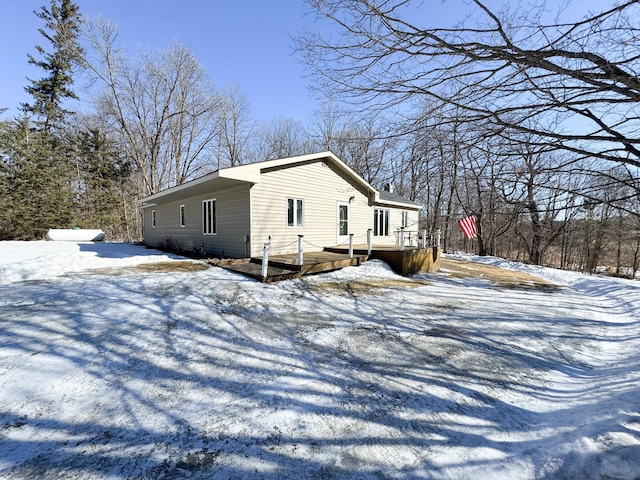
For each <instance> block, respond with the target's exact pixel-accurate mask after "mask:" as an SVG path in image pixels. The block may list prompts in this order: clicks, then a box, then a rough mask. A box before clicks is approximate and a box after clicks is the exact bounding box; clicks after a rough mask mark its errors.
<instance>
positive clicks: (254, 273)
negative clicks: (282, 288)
mask: <svg viewBox="0 0 640 480" xmlns="http://www.w3.org/2000/svg"><path fill="white" fill-rule="evenodd" d="M367 258H368V257H367V255H366V251H365V252H364V254H362V253H359V254H357V255H356V254H355V253H354V255H353V258H350V257H349V255H348V253H341V252H328V251H324V252H308V253H305V254H304V256H303V264H302V265H298V255H297V254H287V255H272V256H270V257H269V268H268V269H267V277H266V278H263V277H262V258H260V257H256V258H250V259H249V258H247V259H244V260H240V261H233V262H229V263H217V265H218V266H219V267H222V268H224V269H226V270H229V271H232V272H236V273H240V274H242V275H245V276H247V277H251V278H254V279H256V280H259V281H261V282H264V283H268V282H278V281H281V280H288V279H291V278H299V277H301V276H303V275H311V274H314V273H322V272H330V271H332V270H339V269H341V268H344V267H349V266H357V265H361V264H362V263H364V262H366V261H367Z"/></svg>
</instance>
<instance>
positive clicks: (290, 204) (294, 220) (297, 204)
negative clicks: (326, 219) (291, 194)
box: [287, 198, 304, 227]
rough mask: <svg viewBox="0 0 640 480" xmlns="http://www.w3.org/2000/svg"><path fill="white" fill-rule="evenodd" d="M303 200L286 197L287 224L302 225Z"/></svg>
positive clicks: (292, 225) (291, 225)
mask: <svg viewBox="0 0 640 480" xmlns="http://www.w3.org/2000/svg"><path fill="white" fill-rule="evenodd" d="M303 205H304V202H303V201H302V199H301V198H287V226H288V227H302V226H303V219H304V216H303V214H302V212H303Z"/></svg>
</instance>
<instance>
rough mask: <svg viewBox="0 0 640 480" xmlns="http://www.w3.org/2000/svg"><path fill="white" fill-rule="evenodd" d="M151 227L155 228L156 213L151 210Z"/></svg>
mask: <svg viewBox="0 0 640 480" xmlns="http://www.w3.org/2000/svg"><path fill="white" fill-rule="evenodd" d="M151 227H152V228H156V211H155V210H151Z"/></svg>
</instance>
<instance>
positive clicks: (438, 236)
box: [436, 228, 440, 248]
mask: <svg viewBox="0 0 640 480" xmlns="http://www.w3.org/2000/svg"><path fill="white" fill-rule="evenodd" d="M436 247H438V248H440V229H439V228H438V229H437V230H436Z"/></svg>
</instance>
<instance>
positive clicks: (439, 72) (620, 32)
mask: <svg viewBox="0 0 640 480" xmlns="http://www.w3.org/2000/svg"><path fill="white" fill-rule="evenodd" d="M307 1H308V3H309V4H310V5H311V6H312V7H313V8H314V9H315V11H316V12H317V14H318V17H319V18H321V19H322V18H324V19H329V20H330V21H332V22H333V23H334V25H336V26H337V28H338V30H339V31H338V33H339V34H338V35H331V34H327V35H326V37H325V36H323V34H320V33H318V34H314V33H306V34H302V35H300V36H299V37H297V39H296V42H297V46H298V50H299V51H300V52H301V53H302V58H303V60H304V61H305V63H306V65H307V67H308V69H309V71H310V73H311V75H312V76H313V79H314V85H315V86H316V88H318V89H319V90H321V91H323V92H329V93H331V94H333V95H341V96H342V98H353V99H356V101H357V102H359V103H360V104H365V105H368V106H369V107H371V108H387V107H391V106H397V105H398V104H400V103H404V102H407V101H412V100H413V99H414V98H415V97H416V96H420V97H429V98H432V99H434V100H436V101H439V102H444V103H446V104H448V105H449V106H450V107H451V108H454V109H455V111H456V115H457V116H456V117H455V118H454V117H453V115H452V117H451V121H454V122H460V121H466V122H474V123H478V122H482V123H483V124H485V125H492V126H494V127H495V129H497V130H499V131H501V132H502V133H503V135H504V134H509V132H511V133H512V134H513V135H515V134H522V133H526V134H528V135H529V137H530V139H531V140H530V141H533V142H535V143H537V144H538V146H544V147H547V146H553V147H554V148H557V149H563V150H565V151H568V152H571V153H572V154H575V155H576V158H581V157H582V158H586V157H593V158H599V159H602V160H606V161H611V162H615V163H623V164H627V165H629V166H632V167H634V168H635V169H637V168H639V167H640V138H639V137H638V135H637V132H638V130H639V129H640V121H639V120H640V117H639V116H638V111H637V105H638V98H640V81H639V80H638V70H639V69H640V43H639V42H638V34H639V33H640V26H639V25H638V22H639V19H640V2H638V1H637V0H627V1H623V2H621V3H619V4H610V6H609V7H603V9H602V11H598V12H595V13H588V12H585V15H584V16H583V17H581V18H580V17H573V18H571V17H570V10H569V9H566V10H561V9H560V7H558V12H557V16H556V17H553V15H551V14H550V13H549V11H550V10H551V8H550V5H548V4H545V2H544V0H541V1H538V2H537V3H535V4H534V5H533V6H532V7H530V8H529V9H528V10H526V11H519V12H514V11H511V10H510V9H509V7H504V8H503V9H502V10H500V11H497V10H493V9H491V8H490V7H489V6H488V5H489V2H488V1H484V0H471V1H470V2H468V3H463V2H457V1H451V2H447V4H448V7H449V10H451V11H465V10H466V11H467V12H468V17H467V18H465V19H464V20H463V21H461V22H459V23H457V24H452V25H432V24H429V23H428V21H427V20H423V21H420V20H414V19H420V18H422V19H424V18H425V17H426V16H425V15H424V9H425V8H426V7H427V3H425V2H417V3H415V2H412V1H411V0H307ZM522 5H523V4H522V3H520V2H518V3H517V7H518V8H522ZM458 7H460V8H458ZM469 7H471V8H472V10H469ZM420 9H422V10H420ZM574 11H575V9H574ZM549 19H550V20H549ZM327 30H328V31H329V32H331V29H325V31H327ZM332 33H333V32H332ZM559 121H561V122H564V123H562V124H563V125H564V128H562V129H557V128H556V127H557V125H558V122H559ZM636 176H637V170H636Z"/></svg>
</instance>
